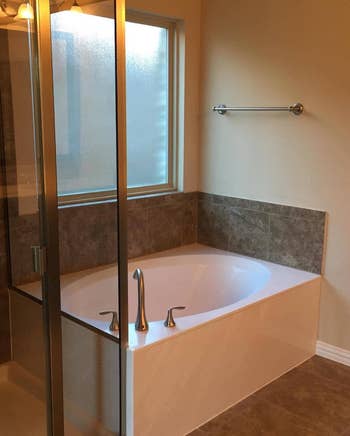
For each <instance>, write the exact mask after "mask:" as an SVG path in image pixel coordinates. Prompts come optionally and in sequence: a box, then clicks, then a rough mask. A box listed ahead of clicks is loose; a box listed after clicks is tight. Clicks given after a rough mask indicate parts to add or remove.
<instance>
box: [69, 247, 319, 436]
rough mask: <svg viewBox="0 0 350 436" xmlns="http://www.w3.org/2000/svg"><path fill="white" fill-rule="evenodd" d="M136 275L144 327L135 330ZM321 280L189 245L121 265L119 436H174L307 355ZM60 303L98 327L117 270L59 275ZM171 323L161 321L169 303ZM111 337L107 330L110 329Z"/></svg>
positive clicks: (109, 305)
mask: <svg viewBox="0 0 350 436" xmlns="http://www.w3.org/2000/svg"><path fill="white" fill-rule="evenodd" d="M136 267H140V268H141V269H142V270H143V272H144V278H145V291H146V315H147V318H148V321H149V331H148V332H146V333H139V332H135V329H134V324H133V323H134V321H135V319H136V304H137V283H136V281H135V280H133V279H132V272H133V271H134V270H135V268H136ZM320 280H321V278H320V276H318V275H315V274H311V273H308V272H304V271H299V270H295V269H292V268H287V267H284V266H280V265H276V264H273V263H269V262H265V261H260V260H255V259H251V258H248V257H245V256H239V255H235V254H232V253H228V252H225V251H221V250H216V249H213V248H209V247H206V246H202V245H198V244H196V245H191V246H187V247H182V248H179V249H175V250H169V251H167V252H163V253H158V254H156V255H152V256H148V257H145V258H140V259H137V260H133V261H132V262H130V264H129V307H130V309H129V322H130V324H129V349H128V352H127V361H128V370H127V378H128V383H129V384H128V407H127V411H128V417H127V418H128V419H127V421H128V433H127V434H128V436H132V435H135V436H141V435H142V436H148V435H149V436H163V435H165V434H166V435H167V436H183V435H185V434H187V433H188V432H190V431H192V430H194V429H195V428H196V427H198V426H200V425H201V424H203V423H204V422H206V421H208V420H210V419H211V418H213V417H214V416H216V415H217V414H219V413H221V412H223V411H224V410H225V409H227V408H228V407H231V406H232V405H233V404H235V403H237V402H238V401H240V400H242V399H243V398H245V397H246V396H248V395H250V394H252V393H253V392H255V391H256V390H258V389H260V388H261V387H262V386H264V385H265V384H267V383H269V382H271V381H272V380H274V379H275V378H277V377H279V376H280V375H282V374H283V373H285V372H286V371H288V370H290V369H291V368H293V367H295V366H297V365H299V364H300V363H302V362H303V361H305V360H306V359H308V358H310V357H311V356H312V355H313V354H314V353H315V347H316V338H317V327H318V317H319V297H320ZM61 284H62V285H61V287H62V309H63V311H65V312H67V313H68V314H70V315H73V316H74V317H78V318H79V319H80V320H82V321H84V323H87V324H90V325H92V326H94V327H95V328H97V329H99V330H103V331H104V332H105V333H108V334H111V333H109V331H108V325H109V322H110V319H109V318H106V317H104V316H100V315H99V314H98V313H99V312H101V311H103V310H115V309H116V289H117V279H116V267H115V266H110V267H101V268H95V269H92V270H88V271H84V272H79V273H74V274H68V275H66V276H63V277H62V279H61ZM179 305H181V306H186V310H184V311H181V312H180V311H175V312H174V318H175V321H176V327H175V328H166V327H164V325H163V322H164V319H165V317H166V314H167V310H168V308H169V307H171V306H179ZM114 335H115V334H114Z"/></svg>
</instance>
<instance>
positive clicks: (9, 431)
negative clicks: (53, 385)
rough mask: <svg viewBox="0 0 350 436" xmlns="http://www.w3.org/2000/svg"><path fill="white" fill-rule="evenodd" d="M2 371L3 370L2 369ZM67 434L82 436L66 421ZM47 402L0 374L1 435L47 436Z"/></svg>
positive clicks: (67, 435) (69, 435)
mask: <svg viewBox="0 0 350 436" xmlns="http://www.w3.org/2000/svg"><path fill="white" fill-rule="evenodd" d="M0 372H1V371H0ZM65 429H66V436H82V435H81V433H80V432H78V431H77V430H75V429H74V428H72V426H71V425H69V424H68V423H66V426H65ZM46 434H47V433H46V412H45V404H44V403H43V402H42V401H40V400H38V399H37V398H36V397H34V396H33V395H32V394H30V393H28V392H27V391H25V390H24V389H22V388H21V387H19V386H17V385H15V384H14V383H11V382H9V381H7V380H6V379H5V377H2V374H0V435H1V436H46Z"/></svg>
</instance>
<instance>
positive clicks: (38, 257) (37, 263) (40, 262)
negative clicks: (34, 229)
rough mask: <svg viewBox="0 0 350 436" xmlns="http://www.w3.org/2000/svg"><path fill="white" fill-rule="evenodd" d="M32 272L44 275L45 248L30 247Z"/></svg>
mask: <svg viewBox="0 0 350 436" xmlns="http://www.w3.org/2000/svg"><path fill="white" fill-rule="evenodd" d="M32 260H33V271H34V272H35V273H39V274H40V275H44V274H45V272H46V248H45V247H41V246H40V245H33V246H32Z"/></svg>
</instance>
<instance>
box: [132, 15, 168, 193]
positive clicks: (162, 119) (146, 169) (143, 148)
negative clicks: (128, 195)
mask: <svg viewBox="0 0 350 436" xmlns="http://www.w3.org/2000/svg"><path fill="white" fill-rule="evenodd" d="M126 71H127V73H126V83H127V86H126V90H127V93H126V96H127V141H128V186H129V187H139V186H147V185H159V184H164V183H167V181H168V99H169V95H168V75H169V73H168V34H167V29H164V28H160V27H154V26H149V25H145V24H138V23H131V22H128V23H126Z"/></svg>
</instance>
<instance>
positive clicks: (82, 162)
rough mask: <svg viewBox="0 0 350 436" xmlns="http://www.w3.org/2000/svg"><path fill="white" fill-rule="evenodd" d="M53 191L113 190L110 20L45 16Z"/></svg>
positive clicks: (112, 30) (112, 41) (76, 16)
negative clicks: (50, 73) (49, 42)
mask: <svg viewBox="0 0 350 436" xmlns="http://www.w3.org/2000/svg"><path fill="white" fill-rule="evenodd" d="M51 26H52V53H53V55H52V57H53V79H54V97H55V119H56V147H57V173H58V191H59V194H61V195H64V194H77V193H85V192H95V191H104V190H110V189H115V184H116V162H115V141H116V139H115V138H116V121H115V72H114V70H115V62H114V20H112V19H109V18H102V17H96V16H92V15H87V14H74V13H71V12H62V13H58V14H53V15H51Z"/></svg>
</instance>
